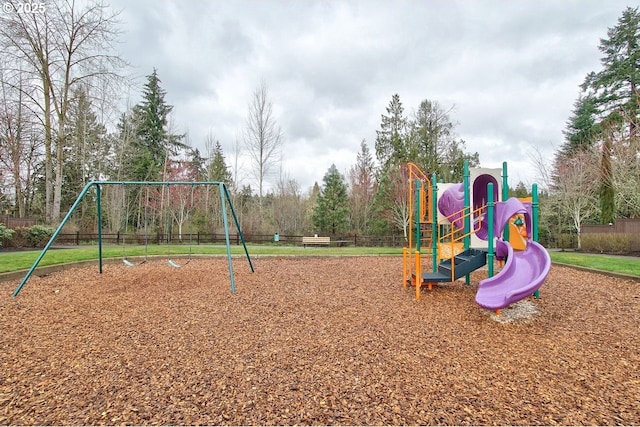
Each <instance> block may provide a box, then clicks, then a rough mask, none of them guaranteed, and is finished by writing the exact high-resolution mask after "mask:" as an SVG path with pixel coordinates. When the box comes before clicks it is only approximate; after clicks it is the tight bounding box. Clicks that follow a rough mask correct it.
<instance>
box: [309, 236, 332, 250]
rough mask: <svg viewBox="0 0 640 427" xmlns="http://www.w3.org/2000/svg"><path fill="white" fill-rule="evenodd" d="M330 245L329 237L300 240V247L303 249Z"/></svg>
mask: <svg viewBox="0 0 640 427" xmlns="http://www.w3.org/2000/svg"><path fill="white" fill-rule="evenodd" d="M329 243H331V237H318V236H314V237H303V238H302V246H304V247H305V248H306V247H307V245H316V246H329Z"/></svg>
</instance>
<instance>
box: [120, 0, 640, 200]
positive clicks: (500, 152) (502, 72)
mask: <svg viewBox="0 0 640 427" xmlns="http://www.w3.org/2000/svg"><path fill="white" fill-rule="evenodd" d="M111 5H112V6H113V7H114V8H115V9H116V10H120V9H121V10H122V14H121V16H120V18H121V21H122V30H123V34H122V38H121V39H122V42H123V43H122V45H121V46H120V49H121V54H122V56H123V57H124V58H125V59H126V60H128V61H129V62H130V63H131V65H132V73H133V74H135V75H136V76H138V77H139V79H138V81H139V83H140V87H141V86H142V84H144V82H145V81H146V80H145V77H144V76H146V75H149V74H151V72H152V71H153V68H154V67H155V68H156V69H157V70H158V75H159V77H160V79H161V80H162V85H163V87H164V89H165V90H166V91H167V96H166V101H167V102H168V103H169V104H172V105H173V106H174V110H173V112H174V113H173V124H174V126H175V128H176V130H177V131H179V132H188V134H189V141H190V143H191V144H192V145H193V146H195V147H198V148H200V150H201V152H203V154H204V141H205V138H206V136H207V135H208V134H212V135H213V136H214V137H215V138H216V139H217V140H219V141H220V143H221V144H222V147H223V150H224V153H225V156H226V160H227V164H228V165H229V166H233V157H234V155H233V152H234V148H233V147H234V144H235V141H236V139H241V138H242V136H241V135H242V130H243V128H245V124H246V118H247V114H248V105H249V102H250V101H251V96H252V92H253V91H255V89H256V88H257V87H258V86H259V84H260V81H261V80H264V81H265V82H266V84H267V86H268V90H269V96H270V99H271V101H272V103H273V108H274V113H275V118H276V119H277V121H278V123H279V124H280V126H281V127H282V131H283V134H284V145H283V155H282V158H283V172H284V174H285V175H286V176H288V178H290V179H295V180H296V181H297V182H298V183H299V184H300V186H301V189H302V190H303V191H307V190H308V188H309V187H310V186H312V185H313V183H314V182H316V181H317V182H319V183H321V182H322V178H323V176H324V174H325V173H326V172H327V170H328V168H329V167H330V166H331V164H332V163H334V164H335V165H336V166H337V167H338V169H339V170H340V171H341V172H342V173H343V174H345V175H346V173H347V171H348V169H349V168H350V167H351V166H352V165H353V164H355V162H356V155H357V153H358V151H359V149H360V142H361V141H362V140H363V139H365V140H366V142H367V144H368V146H369V149H370V150H371V152H372V155H374V157H375V149H374V141H375V136H376V130H379V129H380V118H381V115H382V114H386V107H387V106H388V105H389V101H390V100H391V97H392V95H393V94H395V93H397V94H399V95H400V100H401V101H402V103H403V106H404V108H405V112H406V113H407V114H408V115H410V114H412V113H413V112H414V111H415V110H416V109H417V107H418V106H419V103H420V102H421V101H422V100H424V99H429V100H432V101H437V102H438V103H440V104H441V105H442V106H443V107H444V108H445V109H449V108H453V109H452V111H451V113H450V115H451V119H452V120H453V121H454V122H456V123H457V124H458V125H457V128H456V133H457V135H458V136H459V137H460V138H462V139H464V140H465V141H466V143H467V150H468V151H471V152H475V151H477V152H478V153H479V154H480V162H481V165H482V166H483V167H501V165H502V162H503V161H507V162H508V165H509V176H510V183H511V185H512V186H515V185H516V184H517V182H518V181H520V180H521V181H523V182H525V183H526V184H527V185H530V184H531V183H533V182H535V181H536V180H537V179H538V177H537V171H536V169H535V167H534V165H533V162H532V161H531V153H532V152H534V151H535V150H539V152H541V153H543V154H544V155H545V156H546V157H547V158H549V161H551V158H552V156H553V153H554V150H555V149H557V148H558V146H559V145H560V144H561V143H562V138H563V136H562V130H563V129H564V127H565V123H566V121H567V119H568V118H569V116H570V114H571V111H572V108H573V103H574V102H575V100H576V99H577V97H578V94H579V85H580V84H581V83H582V82H583V80H584V78H585V76H586V74H587V73H588V72H590V71H598V70H600V69H601V65H600V58H601V54H600V51H599V50H598V46H599V43H600V39H601V38H604V37H606V35H607V29H608V28H611V27H613V26H615V25H616V24H617V21H618V18H619V17H620V15H621V14H622V11H623V10H624V9H625V8H626V7H627V6H630V5H634V2H631V1H618V0H607V1H603V0H543V1H540V0H535V1H534V0H526V1H525V0H509V1H507V0H500V1H498V0H491V1H489V0H479V1H451V0H446V1H425V0H422V1H417V0H416V1H405V0H395V1H390V0H384V1H382V0H380V1H376V0H361V1H330V0H329V1H320V0H287V1H284V0H282V1H272V0H266V1H265V0H260V1H257V0H251V1H241V0H240V1H239V0H233V1H231V0H227V1H222V0H220V1H204V0H136V1H131V0H113V1H112V3H111ZM139 100H140V88H136V89H135V90H134V91H133V92H132V93H131V95H130V99H129V103H130V104H135V103H137V102H139ZM244 167H245V168H246V167H248V164H247V163H246V162H245V164H244ZM240 175H241V176H245V177H248V176H250V174H249V173H248V172H247V171H246V170H245V171H241V172H240ZM242 183H243V184H251V182H250V181H249V180H248V178H247V179H246V180H245V181H244V182H242ZM252 187H253V188H256V186H255V185H252Z"/></svg>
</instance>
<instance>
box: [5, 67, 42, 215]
mask: <svg viewBox="0 0 640 427" xmlns="http://www.w3.org/2000/svg"><path fill="white" fill-rule="evenodd" d="M23 77H24V74H23V73H18V75H17V79H16V82H15V83H16V84H15V85H13V84H10V83H8V81H7V80H5V78H4V73H3V72H2V71H1V70H0V169H1V170H2V171H3V172H4V173H3V175H5V177H6V178H7V183H8V184H9V185H10V186H11V190H9V191H8V192H7V193H9V194H12V195H13V198H14V203H15V208H16V212H15V213H16V214H17V215H18V217H20V218H22V217H24V216H25V215H26V212H27V207H28V202H29V200H31V199H32V187H33V179H34V171H35V169H36V164H37V162H38V161H39V160H40V154H41V140H40V138H39V136H40V135H39V133H38V131H37V129H36V127H35V121H36V118H35V116H34V114H33V112H32V111H31V110H29V109H28V108H27V107H26V106H25V105H24V103H23V102H22V100H23V98H24V97H25V96H24V92H25V89H24V87H23V86H26V83H25V82H23V80H22V78H23Z"/></svg>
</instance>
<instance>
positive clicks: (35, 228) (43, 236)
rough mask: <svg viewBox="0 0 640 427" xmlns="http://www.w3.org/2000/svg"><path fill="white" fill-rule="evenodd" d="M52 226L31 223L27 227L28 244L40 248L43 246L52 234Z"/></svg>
mask: <svg viewBox="0 0 640 427" xmlns="http://www.w3.org/2000/svg"><path fill="white" fill-rule="evenodd" d="M53 232H54V230H53V228H51V227H47V226H44V225H32V226H31V227H29V228H28V229H27V235H26V237H27V241H28V242H29V245H31V246H33V247H36V248H40V247H43V246H44V245H45V244H46V243H47V242H48V241H49V239H50V238H51V236H52V235H53Z"/></svg>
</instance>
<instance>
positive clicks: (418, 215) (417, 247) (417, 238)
mask: <svg viewBox="0 0 640 427" xmlns="http://www.w3.org/2000/svg"><path fill="white" fill-rule="evenodd" d="M420 185H421V182H420V179H418V178H416V251H418V252H420V203H421V200H420Z"/></svg>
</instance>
